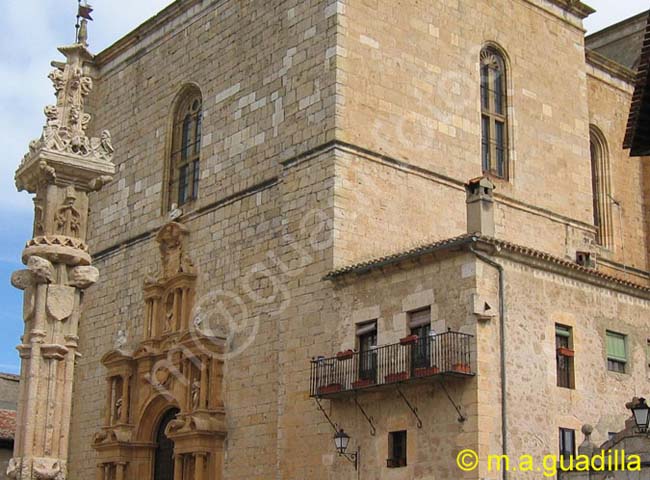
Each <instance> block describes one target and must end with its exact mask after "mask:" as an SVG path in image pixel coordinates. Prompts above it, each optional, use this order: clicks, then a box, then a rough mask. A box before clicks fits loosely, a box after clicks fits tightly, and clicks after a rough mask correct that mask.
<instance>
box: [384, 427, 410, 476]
mask: <svg viewBox="0 0 650 480" xmlns="http://www.w3.org/2000/svg"><path fill="white" fill-rule="evenodd" d="M388 455H389V457H388V460H387V462H386V466H387V467H388V468H401V467H406V430H402V431H400V432H390V433H389V434H388Z"/></svg>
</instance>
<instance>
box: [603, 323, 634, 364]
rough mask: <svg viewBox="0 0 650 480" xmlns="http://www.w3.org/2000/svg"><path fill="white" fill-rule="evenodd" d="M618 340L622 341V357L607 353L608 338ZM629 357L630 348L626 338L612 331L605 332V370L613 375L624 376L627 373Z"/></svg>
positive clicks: (622, 334)
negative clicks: (623, 350)
mask: <svg viewBox="0 0 650 480" xmlns="http://www.w3.org/2000/svg"><path fill="white" fill-rule="evenodd" d="M610 337H612V338H618V339H620V340H623V345H624V349H625V352H624V355H623V356H617V355H612V354H610V351H609V338H610ZM629 356H630V347H629V343H628V337H627V335H625V334H624V333H620V332H615V331H613V330H606V331H605V358H606V360H607V370H608V371H609V372H613V373H620V374H625V373H628V372H629V362H630V359H629Z"/></svg>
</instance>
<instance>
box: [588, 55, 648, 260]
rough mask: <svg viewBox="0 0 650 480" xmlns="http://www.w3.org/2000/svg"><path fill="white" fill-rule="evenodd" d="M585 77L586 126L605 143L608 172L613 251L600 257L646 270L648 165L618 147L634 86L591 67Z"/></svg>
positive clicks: (620, 146)
mask: <svg viewBox="0 0 650 480" xmlns="http://www.w3.org/2000/svg"><path fill="white" fill-rule="evenodd" d="M587 78H588V86H589V123H590V124H591V125H593V126H595V127H596V128H597V129H598V130H600V132H601V133H602V135H603V137H604V139H605V141H606V144H607V145H606V146H607V152H606V153H607V155H608V157H609V158H608V159H609V165H610V172H611V177H610V181H611V186H612V199H610V206H611V210H612V220H613V229H612V237H613V238H612V244H613V249H612V251H611V252H607V251H603V252H602V254H603V256H604V257H605V259H611V260H613V261H614V262H617V263H619V264H626V265H629V266H631V267H635V268H637V269H639V270H646V271H647V270H648V266H649V263H648V238H649V237H648V235H649V232H650V229H648V223H647V222H648V220H647V218H648V206H649V205H648V196H647V189H648V184H649V183H650V176H649V171H648V166H647V164H648V162H647V158H643V157H630V156H629V150H624V149H623V148H622V145H623V138H624V137H625V129H626V126H627V117H628V112H629V106H630V103H631V101H632V93H633V92H634V85H631V84H629V83H628V82H626V81H623V80H622V79H620V78H617V77H616V76H614V75H612V74H610V73H609V72H606V71H603V70H602V69H599V68H598V67H595V66H593V65H588V77H587ZM615 202H618V204H617V203H615ZM619 270H620V269H619Z"/></svg>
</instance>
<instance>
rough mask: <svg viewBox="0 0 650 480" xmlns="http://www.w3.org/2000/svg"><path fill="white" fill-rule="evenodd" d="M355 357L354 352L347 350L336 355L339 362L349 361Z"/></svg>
mask: <svg viewBox="0 0 650 480" xmlns="http://www.w3.org/2000/svg"><path fill="white" fill-rule="evenodd" d="M353 356H354V350H346V351H345V352H339V353H337V354H336V359H337V360H349V359H351V358H352V357H353Z"/></svg>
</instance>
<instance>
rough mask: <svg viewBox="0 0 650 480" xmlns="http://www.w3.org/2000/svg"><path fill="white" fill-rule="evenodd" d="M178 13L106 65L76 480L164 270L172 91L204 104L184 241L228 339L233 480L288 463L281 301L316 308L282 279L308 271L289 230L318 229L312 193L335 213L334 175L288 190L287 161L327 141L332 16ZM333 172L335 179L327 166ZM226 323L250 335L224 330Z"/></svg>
mask: <svg viewBox="0 0 650 480" xmlns="http://www.w3.org/2000/svg"><path fill="white" fill-rule="evenodd" d="M170 9H171V10H168V11H167V12H168V13H164V12H163V14H162V16H161V17H159V18H157V19H153V20H152V22H154V23H155V22H157V21H158V22H160V23H161V24H160V25H158V26H155V25H153V26H150V25H145V26H144V27H143V28H144V30H143V31H145V32H147V33H146V34H143V35H141V37H140V38H138V39H137V41H135V37H134V36H133V35H134V34H132V36H131V38H130V39H129V38H128V37H127V39H126V41H124V40H123V41H122V43H118V44H117V45H116V46H114V47H112V48H111V49H109V50H108V51H106V52H104V53H102V54H100V55H99V57H98V62H99V77H100V79H99V81H98V84H99V87H98V90H99V93H98V94H97V96H96V97H95V98H94V99H93V104H94V105H95V112H94V113H95V115H96V117H95V121H96V122H97V124H101V125H106V126H107V127H109V128H111V129H112V133H113V138H114V139H115V150H116V152H118V154H117V155H116V158H115V163H116V165H117V167H118V174H117V175H116V177H115V181H114V182H113V183H112V184H111V186H110V187H109V188H107V189H106V190H105V191H103V192H102V193H101V194H98V195H96V196H94V198H93V200H92V202H93V212H92V215H91V226H90V245H91V249H92V251H93V253H94V254H95V256H96V259H97V263H98V268H100V270H101V279H100V282H99V283H98V285H97V286H96V287H95V288H93V289H92V290H90V291H89V292H88V295H87V296H86V305H87V307H86V310H85V314H84V319H83V321H82V322H81V327H80V342H81V343H82V344H83V346H84V347H83V355H84V356H83V357H82V358H81V359H80V360H79V371H78V373H77V375H76V379H75V381H76V383H75V393H74V398H75V402H74V412H73V418H74V421H73V427H72V440H71V446H72V448H71V451H72V455H71V459H70V460H71V461H70V464H71V466H72V467H71V468H72V470H71V476H73V477H75V478H76V477H79V478H85V477H90V476H92V475H94V469H95V463H96V461H95V458H96V455H95V453H94V451H93V450H92V448H91V443H92V437H93V434H94V433H95V432H96V431H97V429H98V428H99V426H100V425H101V423H102V418H104V412H103V409H104V408H105V403H106V402H105V399H104V395H105V390H106V388H105V385H104V374H105V372H104V371H103V368H102V366H101V364H100V363H99V359H100V358H101V356H102V355H103V354H104V353H106V352H107V351H108V350H110V349H111V348H113V345H112V343H113V341H114V339H115V338H116V335H117V332H118V330H119V329H125V330H126V332H127V335H128V337H129V342H130V344H133V343H135V341H137V340H140V339H141V338H142V328H143V307H144V305H143V296H142V287H143V282H144V279H145V276H146V275H147V274H148V273H150V272H153V271H155V270H156V269H157V268H159V265H158V252H157V245H156V243H155V240H154V238H153V237H154V234H155V232H156V231H157V229H158V228H159V227H160V226H162V225H163V224H164V223H165V222H166V221H167V212H166V209H163V195H162V194H163V188H164V187H163V177H164V171H165V167H166V157H167V155H168V154H169V149H168V143H169V135H170V125H169V122H170V116H171V112H172V109H173V105H174V100H175V97H176V95H177V94H178V92H179V91H180V90H181V88H182V87H183V85H185V84H188V83H192V84H196V85H198V86H199V88H200V89H201V92H202V95H203V107H204V124H203V145H202V151H201V166H202V172H203V173H202V176H201V181H200V187H199V188H200V193H199V199H198V200H197V202H196V203H195V204H193V205H191V206H190V207H189V208H185V215H184V216H183V217H181V219H180V221H181V222H183V224H184V225H185V226H187V227H188V229H189V230H190V236H189V247H190V256H191V257H192V259H193V261H194V263H195V265H196V267H197V270H198V273H199V280H198V285H197V307H198V308H202V309H203V310H202V311H203V312H207V315H208V320H209V322H213V324H214V325H213V327H214V328H215V329H216V330H217V331H225V333H226V334H232V335H231V336H232V338H229V349H230V350H229V351H230V352H231V354H229V355H227V358H226V362H225V366H224V387H225V388H224V400H225V404H226V418H227V421H228V431H229V434H228V438H227V453H226V457H225V469H226V471H227V472H228V477H227V478H233V479H235V478H242V479H243V478H246V479H251V478H270V477H271V476H273V475H274V474H275V473H274V472H276V470H277V468H278V462H279V461H280V460H279V455H280V451H281V448H280V447H279V446H278V442H279V441H280V440H279V439H278V438H279V437H278V436H279V435H281V434H282V431H281V429H280V428H279V426H278V416H279V415H281V414H282V412H283V408H282V407H281V406H279V403H278V402H279V400H278V398H279V395H281V394H282V391H281V390H282V385H283V380H281V378H282V377H281V375H285V374H284V373H283V372H282V369H281V368H280V365H284V363H283V362H282V361H281V360H282V359H280V358H279V356H280V355H281V352H285V351H286V350H287V349H288V348H292V347H290V346H287V340H286V339H284V340H283V346H282V347H280V346H279V345H278V342H279V341H280V338H281V335H280V333H281V332H282V328H283V325H286V324H287V323H288V322H289V320H288V319H286V320H283V321H281V319H284V318H285V317H283V316H281V314H280V312H283V311H284V309H286V306H285V303H286V302H287V301H288V302H291V301H293V300H292V299H294V298H297V299H301V298H307V299H309V298H310V297H309V295H307V294H303V293H301V289H303V288H304V286H303V284H304V282H305V281H304V280H303V279H302V275H303V273H302V270H301V269H299V274H296V277H295V280H293V282H292V283H287V281H288V280H287V279H286V278H284V277H282V273H283V272H284V271H285V270H284V269H285V266H288V267H287V268H289V269H292V270H293V269H296V268H297V264H296V262H298V261H303V260H302V257H297V258H296V259H294V258H293V257H292V256H291V255H292V254H293V250H292V247H293V240H291V239H287V238H286V237H285V236H284V233H285V232H286V233H287V234H292V235H294V236H298V235H300V233H301V231H304V230H306V229H308V230H309V232H312V230H311V228H312V227H313V224H309V223H307V224H304V222H305V221H308V219H309V216H308V215H305V212H304V210H303V209H304V208H305V207H306V205H308V204H309V202H308V201H306V199H307V198H308V197H314V199H315V197H316V196H317V195H318V200H317V201H316V200H315V204H314V207H315V208H319V209H320V206H319V205H317V204H318V202H325V203H327V202H328V201H329V200H328V197H329V196H328V194H327V188H326V187H324V186H322V182H323V181H324V177H323V175H325V173H321V171H320V170H314V169H315V167H314V166H312V164H311V163H308V164H306V166H305V170H306V174H305V175H303V176H299V177H298V178H297V179H296V180H293V179H292V178H291V174H290V173H286V174H285V173H283V172H285V170H287V169H291V167H290V166H289V167H287V166H284V165H283V164H282V163H281V162H282V161H284V160H291V159H294V158H298V157H299V156H300V154H302V153H303V152H308V151H309V150H311V149H312V148H313V147H315V146H316V145H320V144H323V143H325V142H326V141H327V140H328V139H329V138H331V135H332V131H333V119H334V114H333V108H334V97H333V95H332V93H331V92H332V88H333V81H334V69H333V68H334V59H333V58H332V54H331V45H332V42H333V36H332V35H330V32H332V30H331V29H332V26H333V14H334V13H335V12H336V9H335V8H332V6H331V5H330V4H329V2H313V3H311V4H310V3H305V2H299V1H277V2H270V3H266V4H264V5H260V4H257V3H254V2H244V3H242V2H234V1H213V2H192V1H187V2H180V3H176V4H174V5H172V6H171V7H170ZM175 9H176V10H175ZM165 15H167V18H166V17H165ZM163 25H164V27H163ZM130 41H133V43H129V42H130ZM319 162H327V155H326V156H324V157H322V158H321V159H320V160H318V161H316V162H315V163H319ZM312 172H315V173H312ZM326 173H327V176H328V178H331V176H332V171H331V169H329V170H327V171H326ZM314 185H316V186H314ZM294 191H295V192H296V193H295V194H294ZM319 215H320V210H319V211H315V212H314V214H313V216H312V218H315V219H320V216H319ZM323 215H327V212H326V211H325V213H323ZM313 221H314V222H316V220H313ZM318 221H320V220H318ZM294 227H295V229H296V231H293V230H292V228H294ZM327 248H329V247H327ZM325 251H326V250H325ZM287 255H288V256H289V257H286V256H287ZM321 255H323V258H327V255H326V253H321ZM285 257H286V258H285ZM285 260H286V263H285ZM326 265H327V266H324V265H320V264H317V263H314V264H312V263H309V264H308V265H307V267H308V273H309V275H310V276H311V277H313V278H318V279H320V277H321V276H322V275H323V274H324V272H326V271H327V270H328V269H329V268H331V262H329V261H326ZM301 268H302V267H301ZM278 282H281V283H278ZM295 292H297V293H295ZM301 295H304V297H302V296H301ZM294 311H295V309H294ZM231 316H232V319H233V320H234V321H235V322H242V321H244V322H248V327H250V328H242V330H241V331H239V330H237V331H236V332H233V331H230V332H229V331H228V327H229V324H228V321H229V319H230V317H231ZM237 325H238V326H241V323H238V324H237ZM310 338H312V335H310ZM289 344H291V342H289ZM308 366H309V363H308V362H306V361H304V358H303V357H302V356H301V357H300V362H297V361H296V362H295V368H298V369H302V370H303V371H307V369H308ZM286 376H287V378H288V379H290V380H292V381H296V382H298V383H300V384H301V385H302V382H303V381H304V377H296V376H294V375H293V373H292V372H290V373H288V374H286ZM282 395H284V394H282ZM294 396H295V395H294V394H293V393H292V394H291V395H289V396H288V400H287V401H288V402H292V401H293V398H294ZM282 401H284V400H282ZM282 441H287V438H286V437H285V439H284V440H282ZM251 459H254V461H251Z"/></svg>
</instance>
